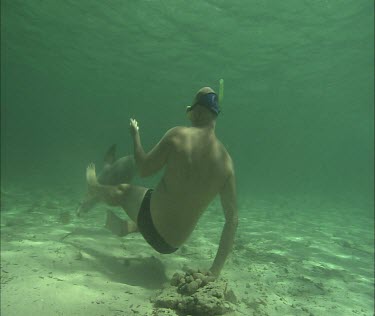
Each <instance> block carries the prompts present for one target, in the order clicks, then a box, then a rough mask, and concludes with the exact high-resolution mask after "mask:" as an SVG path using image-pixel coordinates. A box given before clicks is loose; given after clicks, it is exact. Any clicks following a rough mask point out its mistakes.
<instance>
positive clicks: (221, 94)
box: [219, 79, 224, 108]
mask: <svg viewBox="0 0 375 316" xmlns="http://www.w3.org/2000/svg"><path fill="white" fill-rule="evenodd" d="M223 99H224V79H220V80H219V105H220V107H221V108H223V104H222V102H223Z"/></svg>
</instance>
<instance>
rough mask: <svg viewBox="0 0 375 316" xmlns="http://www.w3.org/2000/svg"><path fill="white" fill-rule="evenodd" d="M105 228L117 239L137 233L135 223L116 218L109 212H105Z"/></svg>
mask: <svg viewBox="0 0 375 316" xmlns="http://www.w3.org/2000/svg"><path fill="white" fill-rule="evenodd" d="M105 227H106V228H107V229H108V230H110V231H111V232H112V234H114V235H117V236H119V237H123V236H126V235H128V234H131V233H136V232H139V230H138V227H137V224H136V223H134V222H133V221H131V220H126V219H123V218H121V217H119V216H117V215H116V214H115V213H113V212H112V211H111V210H107V220H106V223H105Z"/></svg>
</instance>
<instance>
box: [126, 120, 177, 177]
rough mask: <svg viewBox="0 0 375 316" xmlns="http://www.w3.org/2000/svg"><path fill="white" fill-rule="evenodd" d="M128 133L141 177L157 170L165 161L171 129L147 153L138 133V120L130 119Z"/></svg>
mask: <svg viewBox="0 0 375 316" xmlns="http://www.w3.org/2000/svg"><path fill="white" fill-rule="evenodd" d="M130 134H131V135H132V137H133V144H134V159H135V163H136V166H137V169H138V172H139V175H140V176H141V177H147V176H150V175H152V174H154V173H155V172H157V171H159V170H160V169H161V168H162V167H163V166H164V165H165V164H166V162H167V158H168V153H169V143H170V137H171V134H172V132H171V130H170V131H168V132H167V133H166V134H165V135H164V137H163V138H162V139H161V140H160V141H159V142H158V143H157V144H156V145H155V147H154V148H153V149H152V150H151V151H150V152H148V153H145V151H144V150H143V147H142V143H141V137H140V135H139V127H138V122H137V121H136V120H134V119H130Z"/></svg>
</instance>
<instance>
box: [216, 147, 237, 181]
mask: <svg viewBox="0 0 375 316" xmlns="http://www.w3.org/2000/svg"><path fill="white" fill-rule="evenodd" d="M218 144H219V146H220V152H221V161H222V162H223V163H224V168H225V170H226V172H227V173H231V174H232V173H234V164H233V160H232V157H231V155H230V154H229V152H228V150H227V149H226V147H225V146H224V144H223V143H222V142H221V141H219V140H218Z"/></svg>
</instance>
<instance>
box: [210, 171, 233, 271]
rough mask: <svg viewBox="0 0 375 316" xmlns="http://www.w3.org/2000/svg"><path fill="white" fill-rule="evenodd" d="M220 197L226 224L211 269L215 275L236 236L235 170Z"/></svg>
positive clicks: (221, 266) (222, 264) (219, 269)
mask: <svg viewBox="0 0 375 316" xmlns="http://www.w3.org/2000/svg"><path fill="white" fill-rule="evenodd" d="M232 170H233V169H232ZM220 199H221V205H222V207H223V211H224V215H225V225H224V229H223V232H222V233H221V238H220V244H219V249H218V251H217V253H216V257H215V260H214V263H213V264H212V267H211V269H210V271H211V272H212V273H213V274H214V275H215V276H219V274H220V271H221V269H222V268H223V266H224V263H225V260H226V259H227V256H228V254H229V253H230V251H231V250H232V246H233V242H234V236H235V233H236V230H237V225H238V212H237V198H236V179H235V175H234V172H233V171H232V172H231V174H230V176H229V177H228V179H227V181H226V182H225V184H224V186H223V188H222V190H221V191H220Z"/></svg>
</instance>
